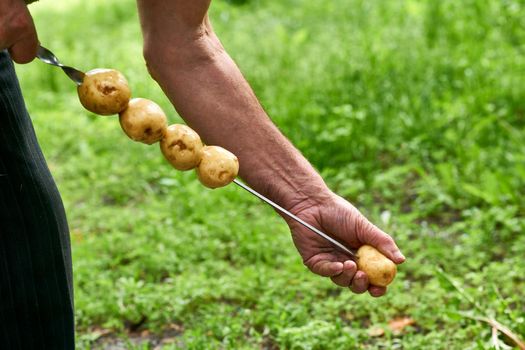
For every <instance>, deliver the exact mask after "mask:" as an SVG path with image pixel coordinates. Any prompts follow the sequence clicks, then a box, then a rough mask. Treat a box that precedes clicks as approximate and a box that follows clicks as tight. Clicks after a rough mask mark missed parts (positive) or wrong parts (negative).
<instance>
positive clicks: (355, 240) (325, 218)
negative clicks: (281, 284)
mask: <svg viewBox="0 0 525 350" xmlns="http://www.w3.org/2000/svg"><path fill="white" fill-rule="evenodd" d="M292 212H293V213H294V214H295V215H297V216H299V217H300V218H301V219H303V220H305V221H306V222H308V223H310V224H312V225H314V226H316V227H317V228H319V229H321V231H323V232H325V233H327V234H329V235H330V236H332V237H333V238H335V239H336V240H338V241H339V242H341V243H343V244H344V245H345V246H347V247H349V248H353V249H357V248H359V247H360V246H362V245H364V244H368V245H371V246H373V247H375V248H376V249H378V250H379V251H380V252H382V253H383V254H384V255H385V256H386V257H387V258H389V259H390V260H392V261H393V262H394V263H396V264H400V263H402V262H403V261H404V260H405V257H404V256H403V254H401V252H400V251H399V248H398V247H397V246H396V244H395V242H394V240H393V239H392V237H390V236H389V235H388V234H386V233H384V232H383V231H381V230H380V229H379V228H377V227H376V226H374V225H373V224H372V223H371V222H370V221H368V219H367V218H365V217H364V216H363V215H362V214H361V213H360V212H359V211H358V210H357V209H356V208H355V207H354V206H353V205H352V204H350V203H349V202H347V201H346V200H344V199H343V198H341V197H339V196H337V195H335V194H331V195H330V196H327V197H325V199H323V200H322V201H321V202H312V203H309V202H308V201H305V202H301V203H300V204H299V205H295V206H294V208H293V209H292ZM286 220H287V222H288V225H289V226H290V229H291V231H292V237H293V241H294V244H295V246H296V247H297V250H298V251H299V253H300V254H301V257H302V258H303V262H304V264H305V265H306V266H307V267H308V268H309V269H310V270H311V271H312V272H314V273H316V274H318V275H321V276H324V277H330V278H331V280H332V282H334V283H335V284H337V285H339V286H341V287H349V288H350V289H351V290H352V291H353V292H354V293H364V292H366V291H367V290H368V292H369V293H370V295H372V296H374V297H379V296H382V295H383V294H385V293H386V287H378V286H373V285H370V284H369V282H368V277H367V275H366V273H364V272H363V271H358V270H357V265H356V263H355V262H354V261H353V260H351V259H350V257H349V256H348V255H346V254H344V253H342V252H341V251H340V250H338V249H337V248H335V247H334V246H333V245H332V244H331V243H329V242H328V241H326V240H325V239H324V238H321V237H319V236H318V235H316V234H315V233H313V232H311V231H310V230H309V229H307V228H305V227H304V226H302V225H301V224H299V223H297V222H295V221H292V220H288V219H286Z"/></svg>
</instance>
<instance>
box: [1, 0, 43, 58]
mask: <svg viewBox="0 0 525 350" xmlns="http://www.w3.org/2000/svg"><path fill="white" fill-rule="evenodd" d="M37 47H38V37H37V34H36V29H35V24H34V23H33V18H32V17H31V14H30V13H29V10H28V9H27V5H26V4H25V2H24V1H23V0H0V50H4V49H9V54H10V55H11V58H12V59H13V61H15V62H17V63H28V62H31V61H32V60H33V59H34V58H35V56H36V51H37Z"/></svg>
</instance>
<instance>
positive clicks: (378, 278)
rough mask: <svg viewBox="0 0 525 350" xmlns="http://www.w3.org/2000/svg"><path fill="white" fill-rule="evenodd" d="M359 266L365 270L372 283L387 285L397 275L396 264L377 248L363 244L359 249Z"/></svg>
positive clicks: (381, 285)
mask: <svg viewBox="0 0 525 350" xmlns="http://www.w3.org/2000/svg"><path fill="white" fill-rule="evenodd" d="M357 257H358V260H357V268H358V269H359V270H361V271H363V272H365V273H366V274H367V276H368V281H369V282H370V284H372V285H374V286H379V287H386V286H387V285H389V284H390V283H391V282H392V281H393V280H394V277H395V276H396V273H397V267H396V264H394V262H393V261H392V260H390V259H388V258H387V257H386V256H384V255H383V254H381V253H380V252H379V251H378V250H377V249H375V248H374V247H372V246H369V245H363V246H361V247H360V248H359V249H358V250H357Z"/></svg>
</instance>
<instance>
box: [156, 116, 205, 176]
mask: <svg viewBox="0 0 525 350" xmlns="http://www.w3.org/2000/svg"><path fill="white" fill-rule="evenodd" d="M202 147H203V145H202V141H201V138H200V137H199V135H198V134H197V133H196V132H195V131H193V129H192V128H190V127H188V126H186V125H183V124H173V125H170V126H169V127H168V128H167V129H166V133H165V135H164V137H163V138H162V140H161V141H160V150H161V151H162V154H164V157H166V159H167V160H168V161H169V162H170V163H171V165H173V167H174V168H175V169H178V170H190V169H193V168H195V167H196V166H197V165H199V162H200V160H201V150H202Z"/></svg>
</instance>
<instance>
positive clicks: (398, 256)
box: [394, 251, 406, 262]
mask: <svg viewBox="0 0 525 350" xmlns="http://www.w3.org/2000/svg"><path fill="white" fill-rule="evenodd" d="M394 257H395V258H396V260H397V261H399V262H401V261H405V259H406V258H405V256H404V255H403V254H402V253H401V252H400V251H397V252H396V253H395V254H394Z"/></svg>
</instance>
